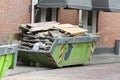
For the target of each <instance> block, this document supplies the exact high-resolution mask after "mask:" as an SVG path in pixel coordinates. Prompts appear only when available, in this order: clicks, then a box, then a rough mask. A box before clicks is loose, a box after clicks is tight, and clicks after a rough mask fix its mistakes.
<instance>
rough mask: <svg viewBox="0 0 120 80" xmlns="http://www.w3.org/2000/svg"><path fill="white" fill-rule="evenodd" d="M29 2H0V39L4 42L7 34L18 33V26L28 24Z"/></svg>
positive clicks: (20, 0)
mask: <svg viewBox="0 0 120 80" xmlns="http://www.w3.org/2000/svg"><path fill="white" fill-rule="evenodd" d="M30 5H31V0H1V1H0V39H2V40H5V39H6V37H7V35H8V34H9V33H18V32H19V29H18V26H19V25H20V24H22V23H29V22H30V12H29V6H30Z"/></svg>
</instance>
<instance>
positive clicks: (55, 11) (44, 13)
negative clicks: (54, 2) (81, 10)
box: [40, 8, 57, 22]
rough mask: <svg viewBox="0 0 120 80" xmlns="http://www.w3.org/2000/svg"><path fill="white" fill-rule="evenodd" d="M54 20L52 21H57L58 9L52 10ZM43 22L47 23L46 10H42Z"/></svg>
mask: <svg viewBox="0 0 120 80" xmlns="http://www.w3.org/2000/svg"><path fill="white" fill-rule="evenodd" d="M51 16H52V20H51V21H56V16H57V9H56V8H52V15H51ZM40 19H41V22H45V21H46V8H41V17H40Z"/></svg>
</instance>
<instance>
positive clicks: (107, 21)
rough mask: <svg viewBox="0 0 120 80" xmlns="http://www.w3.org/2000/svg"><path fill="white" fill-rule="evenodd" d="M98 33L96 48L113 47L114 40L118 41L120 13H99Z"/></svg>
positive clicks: (119, 35)
mask: <svg viewBox="0 0 120 80" xmlns="http://www.w3.org/2000/svg"><path fill="white" fill-rule="evenodd" d="M98 31H99V32H100V37H101V39H100V42H99V43H98V46H102V47H114V44H115V39H120V13H116V12H100V13H99V20H98Z"/></svg>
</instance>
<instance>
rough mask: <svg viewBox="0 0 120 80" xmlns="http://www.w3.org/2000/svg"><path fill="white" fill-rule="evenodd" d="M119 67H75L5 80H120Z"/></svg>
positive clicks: (104, 65) (110, 65)
mask: <svg viewBox="0 0 120 80" xmlns="http://www.w3.org/2000/svg"><path fill="white" fill-rule="evenodd" d="M119 67H120V63H112V64H101V65H89V66H74V67H66V68H61V69H51V70H44V71H33V72H28V73H22V74H18V75H14V76H6V77H4V78H3V80H120V68H119Z"/></svg>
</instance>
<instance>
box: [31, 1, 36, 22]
mask: <svg viewBox="0 0 120 80" xmlns="http://www.w3.org/2000/svg"><path fill="white" fill-rule="evenodd" d="M34 2H35V1H34V0H32V11H31V23H34Z"/></svg>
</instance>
